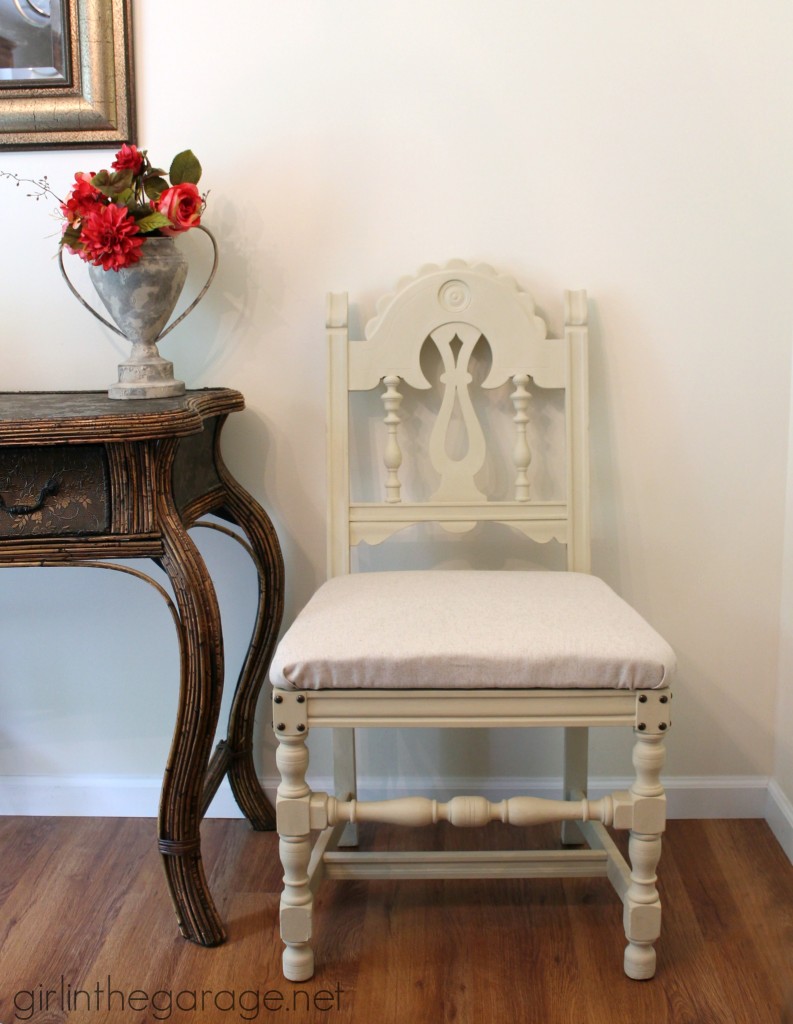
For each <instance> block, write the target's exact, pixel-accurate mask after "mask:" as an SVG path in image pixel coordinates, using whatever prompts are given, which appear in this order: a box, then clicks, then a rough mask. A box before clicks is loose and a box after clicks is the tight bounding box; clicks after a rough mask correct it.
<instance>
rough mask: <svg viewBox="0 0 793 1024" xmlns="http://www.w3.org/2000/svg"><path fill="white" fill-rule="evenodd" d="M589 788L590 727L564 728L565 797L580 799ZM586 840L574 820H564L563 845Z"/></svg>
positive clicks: (567, 798) (566, 798) (586, 793)
mask: <svg viewBox="0 0 793 1024" xmlns="http://www.w3.org/2000/svg"><path fill="white" fill-rule="evenodd" d="M588 790H589V729H587V728H586V727H570V726H568V727H567V728H566V729H565V730H564V799H565V800H580V799H582V798H583V797H585V796H587V795H588ZM584 842H586V840H585V839H584V836H583V835H582V833H581V829H580V828H579V827H578V825H577V824H576V823H575V822H574V821H563V822H562V845H563V846H578V845H580V844H581V843H584Z"/></svg>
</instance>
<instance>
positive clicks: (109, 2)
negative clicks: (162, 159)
mask: <svg viewBox="0 0 793 1024" xmlns="http://www.w3.org/2000/svg"><path fill="white" fill-rule="evenodd" d="M63 9H64V14H65V19H64V27H65V34H66V40H67V46H66V47H65V51H66V54H67V63H68V67H67V74H66V75H65V79H66V80H65V82H64V84H58V85H53V84H49V83H46V82H42V83H35V84H32V85H29V86H28V85H26V86H23V87H20V88H8V87H4V88H2V89H0V150H4V149H6V150H8V149H56V148H61V149H71V148H80V147H90V146H95V147H99V146H105V147H113V146H118V145H120V144H122V143H124V142H134V141H135V130H136V129H135V96H134V82H133V63H132V0H64V4H63Z"/></svg>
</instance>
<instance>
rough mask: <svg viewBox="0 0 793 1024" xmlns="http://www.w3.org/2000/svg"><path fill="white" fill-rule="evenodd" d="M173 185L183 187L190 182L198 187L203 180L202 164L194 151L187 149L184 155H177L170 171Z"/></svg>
mask: <svg viewBox="0 0 793 1024" xmlns="http://www.w3.org/2000/svg"><path fill="white" fill-rule="evenodd" d="M169 175H170V178H171V184H172V185H183V184H184V183H185V182H189V183H190V184H192V185H197V184H198V182H199V180H200V178H201V164H200V163H199V162H198V159H197V157H196V155H195V153H193V151H192V149H186V150H185V151H184V152H183V153H177V154H176V156H175V157H174V158H173V162H172V163H171V170H170V171H169Z"/></svg>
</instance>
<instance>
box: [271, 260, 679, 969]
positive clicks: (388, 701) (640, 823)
mask: <svg viewBox="0 0 793 1024" xmlns="http://www.w3.org/2000/svg"><path fill="white" fill-rule="evenodd" d="M328 338H329V441H328V472H329V531H328V563H329V579H328V581H327V582H326V583H324V584H323V585H322V586H321V587H320V588H319V589H318V590H317V592H316V593H315V594H314V596H313V597H312V598H311V600H310V601H309V602H308V604H307V605H306V607H305V608H304V609H303V610H302V611H301V612H300V614H299V615H298V616H297V618H296V620H295V622H294V623H293V625H292V626H291V627H290V629H289V630H288V631H287V633H286V634H285V636H284V637H283V639H282V641H281V643H280V644H279V646H278V649H277V651H276V654H275V657H274V659H273V663H272V668H271V678H272V682H273V702H274V703H273V724H274V728H275V734H276V736H277V739H278V751H277V762H278V767H279V771H280V774H281V783H280V786H279V788H278V796H277V805H276V810H277V821H278V831H279V834H280V852H281V859H282V863H283V869H284V890H283V895H282V900H281V915H280V920H281V936H282V939H283V941H284V943H285V951H284V957H283V963H284V973H285V976H286V977H287V978H288V979H290V980H293V981H303V980H306V979H307V978H309V977H311V975H312V973H313V970H314V957H313V952H312V949H311V933H312V903H313V894H314V891H315V889H316V886H317V885H318V884H319V882H320V880H321V879H322V878H323V877H328V878H341V879H350V878H367V879H372V878H406V879H410V878H417V877H434V878H442V877H457V878H459V877H472V878H476V877H488V878H489V877H492V878H499V877H501V878H504V877H521V878H525V877H534V876H543V877H548V876H554V877H566V876H581V875H591V876H607V877H608V878H609V879H610V881H611V882H612V884H613V886H614V888H615V890H616V892H617V894H618V895H619V897H620V899H621V900H622V903H623V906H624V915H623V920H624V928H625V934H626V937H627V947H626V950H625V958H624V969H625V972H626V974H628V975H629V976H630V977H632V978H637V979H643V978H649V977H652V976H653V974H654V972H655V963H656V955H655V949H654V946H653V943H654V942H655V940H656V939H657V938H658V936H659V933H660V924H661V905H660V901H659V897H658V891H657V889H656V873H655V872H656V866H657V864H658V860H659V857H660V853H661V835H662V833H663V831H664V824H665V809H666V803H665V796H664V790H663V787H662V785H661V782H660V772H661V768H662V766H663V762H664V745H663V740H664V737H665V735H666V732H667V730H668V728H669V725H670V715H669V711H670V700H671V692H670V690H669V682H670V677H671V674H672V672H673V669H674V655H673V653H672V651H671V649H670V647H669V646H668V644H667V643H666V642H665V641H664V640H663V639H662V638H661V637H660V636H659V635H658V634H657V633H656V632H655V631H654V630H653V629H652V628H651V626H650V625H648V623H647V622H646V621H645V620H644V619H643V618H641V616H640V615H639V614H638V613H637V612H636V611H635V610H634V609H632V608H631V607H630V606H629V605H628V604H626V603H625V602H624V601H623V600H622V599H621V598H620V597H619V596H618V595H617V594H616V593H615V592H614V591H613V590H612V589H611V588H610V587H608V586H607V585H606V584H605V583H604V582H602V581H601V580H599V579H597V578H595V577H593V576H591V575H590V574H589V568H590V565H589V532H590V528H589V455H588V373H587V298H586V294H585V293H584V292H583V291H574V292H567V293H566V296H565V327H564V334H563V336H562V337H561V338H549V337H547V333H546V325H545V323H544V321H543V320H542V319H541V318H540V317H539V316H538V315H537V314H536V311H535V307H534V303H533V301H532V299H531V297H530V295H529V294H528V293H527V292H525V291H523V290H522V289H521V288H520V287H519V286H518V285H517V284H516V283H515V282H514V281H513V280H512V279H511V278H507V277H503V276H500V275H498V274H497V273H496V272H495V271H494V270H493V269H492V268H491V267H489V266H484V265H471V266H469V265H467V264H466V263H463V262H461V261H453V262H452V263H449V264H447V265H446V266H444V267H436V266H431V267H425V268H424V269H423V270H422V271H421V272H420V273H419V274H418V276H417V277H415V278H409V279H405V280H403V281H402V282H400V284H399V286H398V288H397V290H396V292H395V293H394V294H391V295H388V296H386V297H385V298H384V299H382V300H381V302H380V303H379V304H378V306H377V313H376V316H375V317H374V318H373V319H372V320H371V321H370V322H369V323H368V324H367V326H366V330H365V338H364V339H363V340H349V338H348V317H347V297H346V295H331V296H329V303H328ZM377 389H379V393H380V396H381V399H382V411H381V414H380V419H381V422H380V424H379V427H380V434H381V436H380V438H379V439H372V438H370V437H369V435H367V434H366V433H364V434H363V435H361V434H359V433H356V430H357V427H356V420H355V410H356V406H355V401H354V400H353V398H354V395H355V393H357V392H366V391H376V390H377ZM430 389H434V390H435V391H436V392H437V397H436V398H435V401H434V403H433V402H431V401H429V400H428V401H427V402H425V403H424V404H422V405H421V406H420V407H419V406H414V407H412V408H411V409H408V410H407V411H406V406H407V405H408V403H407V401H406V398H407V396H408V395H409V394H413V393H415V392H418V393H419V397H421V393H424V392H428V393H429V391H430ZM551 391H554V392H558V393H559V395H560V396H562V397H563V415H562V416H561V420H562V423H563V429H562V430H561V431H560V433H561V434H562V435H563V440H562V442H561V444H560V447H561V448H562V449H563V451H562V454H563V457H564V462H565V467H566V468H565V471H564V474H563V476H562V483H561V491H562V492H563V493H562V494H561V495H551V496H550V497H549V496H547V495H546V496H540V497H537V498H535V496H534V494H533V490H534V484H535V480H534V479H533V474H534V473H535V465H534V461H533V458H532V456H533V449H534V452H536V451H537V450H538V445H541V444H542V442H541V441H538V440H537V437H538V435H537V431H538V429H539V427H541V426H542V425H543V424H542V423H539V424H538V423H534V422H533V420H532V415H531V409H532V401H533V398H534V397H535V396H537V395H539V394H540V393H544V392H548V393H550V392H551ZM403 403H404V405H403ZM499 405H502V406H503V407H504V409H503V411H504V414H505V418H506V421H507V432H506V433H502V434H498V432H497V430H496V428H495V426H494V425H493V424H494V422H495V421H494V419H493V416H494V415H495V413H496V412H497V411H498V406H499ZM428 411H429V412H431V413H432V414H433V416H434V424H433V425H431V426H426V424H425V423H424V420H425V419H426V416H427V412H428ZM545 418H546V417H542V416H541V417H539V419H540V420H543V419H545ZM414 426H417V427H418V428H419V429H424V431H425V433H424V438H423V440H420V441H419V442H418V443H416V444H411V443H409V441H408V439H407V435H408V432H409V428H411V427H414ZM505 437H508V439H507V440H506V442H504V438H505ZM497 441H500V442H501V447H502V455H503V450H504V443H506V447H507V449H508V457H507V460H506V461H507V462H508V463H509V466H508V472H507V473H506V474H505V472H504V467H503V462H504V459H503V458H502V466H501V470H499V471H494V472H491V471H490V470H489V469H488V465H489V460H490V457H491V448H493V447H495V446H496V442H497ZM351 447H353V448H354V449H355V450H356V452H357V454H358V455H359V456H360V455H362V454H368V453H369V451H370V450H371V449H374V448H377V449H378V453H379V454H378V459H379V469H376V470H375V471H374V473H373V475H372V476H370V477H368V478H364V485H363V490H364V491H366V490H367V487H368V489H369V491H370V492H371V480H372V479H375V480H376V479H378V474H379V476H380V477H381V478H382V488H381V489H382V493H381V494H380V495H374V500H360V498H359V495H357V494H355V495H353V497H355V499H356V500H353V497H351V494H352V491H353V490H357V489H358V484H357V483H356V482H355V481H356V480H357V478H354V474H352V473H351V460H350V456H349V451H350V448H351ZM414 458H415V459H421V458H423V459H424V460H425V461H426V462H427V463H428V468H427V469H426V472H425V473H424V476H423V477H422V476H420V475H419V476H415V475H414V473H413V469H412V468H411V465H408V463H411V464H412V462H413V460H414ZM505 477H508V478H509V479H508V482H507V483H506V484H505ZM351 480H353V483H354V484H355V487H354V488H351ZM416 480H418V481H419V482H421V481H422V480H423V481H425V482H426V481H429V484H428V485H426V486H424V488H423V493H419V494H418V496H417V495H416V494H413V493H408V491H410V490H411V489H412V488H413V486H414V484H415V482H416ZM367 481H368V483H367ZM418 490H419V491H421V487H420V486H419V487H418ZM428 491H429V492H431V493H427V492H428ZM493 491H495V493H493ZM368 497H369V498H371V497H372V494H371V493H370V494H369V495H368ZM429 523H432V524H439V526H440V528H441V530H442V531H443V532H445V533H449V534H466V535H470V536H471V537H474V536H476V531H475V530H474V527H475V526H476V525H477V524H481V523H486V524H487V523H490V524H493V523H498V524H502V525H506V526H508V527H509V528H511V530H515V531H519V535H518V539H519V540H521V542H523V543H527V542H528V541H534V542H540V543H541V544H545V543H546V542H548V541H550V540H552V539H553V540H555V541H557V542H558V543H559V544H561V545H564V548H565V549H566V565H565V567H564V568H563V569H562V570H561V571H555V570H550V569H545V568H541V569H531V570H526V569H505V568H497V569H494V570H486V569H481V568H475V569H471V568H453V569H450V568H429V569H427V568H417V569H414V568H410V569H396V570H391V569H386V570H378V571H351V569H352V568H354V565H353V564H352V562H351V555H350V552H351V549H356V548H359V547H361V546H363V547H364V548H366V547H367V546H372V545H380V544H381V543H382V542H383V541H385V540H387V539H389V538H394V539H396V538H403V539H404V538H408V537H411V536H413V535H414V534H415V533H416V531H417V530H421V529H422V528H423V527H424V525H426V524H429ZM408 528H412V532H411V531H410V530H409V529H408ZM480 529H481V528H480ZM520 534H522V535H523V537H520ZM404 550H405V549H404V547H403V548H401V549H400V555H399V557H400V558H401V559H402V560H403V563H404V561H405V555H404ZM389 726H393V727H399V728H411V727H415V728H420V729H421V728H423V729H427V728H428V727H434V728H451V729H454V728H460V727H469V728H471V727H477V728H486V729H501V728H505V727H512V728H514V727H526V728H534V727H539V728H543V727H544V728H548V727H562V728H563V729H564V734H563V735H564V737H565V743H564V746H565V750H564V764H565V767H564V794H563V795H564V799H563V800H546V799H539V798H534V797H531V796H528V795H521V794H516V795H515V796H513V797H511V798H510V799H505V800H501V801H499V802H496V803H492V802H490V801H489V800H487V799H485V798H484V797H482V796H470V797H469V796H456V797H454V798H453V799H451V800H449V801H448V802H441V801H437V800H432V799H428V798H426V797H421V796H412V797H404V798H400V799H393V800H380V801H364V800H357V799H356V788H355V759H354V746H353V742H352V740H353V736H354V732H353V731H354V730H355V729H360V728H371V727H389ZM590 726H623V727H627V728H629V729H632V730H633V731H634V734H635V742H634V748H633V766H634V775H635V781H634V782H633V783H632V785H631V786H630V788H629V789H628V790H625V791H618V792H614V793H611V794H609V795H607V796H605V797H603V798H601V799H597V800H591V799H589V798H588V796H587V785H588V784H587V762H588V729H589V727H590ZM320 727H330V728H332V729H334V730H335V734H334V754H335V757H336V767H335V786H336V793H335V795H331V794H328V793H324V792H314V791H313V790H312V789H311V788H310V786H309V784H308V782H307V781H306V771H307V767H308V750H307V747H306V738H307V736H308V735H309V733H310V731H311V730H313V729H316V728H320ZM426 735H427V736H432V735H433V734H432V733H426ZM510 735H514V734H512V733H510ZM517 735H518V736H520V735H521V733H518V734H517ZM370 821H373V822H387V823H393V824H396V825H407V826H420V825H422V826H423V825H427V826H429V825H431V824H433V823H435V822H441V821H448V822H451V823H452V824H454V825H459V826H484V825H486V824H487V823H489V822H491V821H502V822H508V823H510V824H513V825H521V826H523V825H531V824H541V823H548V822H561V823H562V840H563V843H564V844H565V845H566V846H570V845H572V844H580V843H582V842H584V841H585V842H586V848H585V849H565V848H563V849H559V850H550V851H536V850H514V851H493V852H489V853H488V852H481V851H479V852H476V853H471V852H463V851H450V852H448V853H444V852H433V853H427V852H416V853H405V852H393V853H388V852H371V851H369V852H367V851H363V850H353V849H348V848H344V847H343V846H342V845H341V844H340V837H341V836H342V834H343V833H344V830H345V828H347V829H348V835H349V829H350V827H351V826H354V825H355V823H358V822H370ZM609 826H610V827H613V828H616V829H627V830H629V831H630V839H629V859H630V865H629V864H628V863H627V862H626V861H625V859H624V858H623V856H622V855H621V853H620V851H619V850H618V848H617V846H616V845H615V843H614V841H613V839H612V837H611V835H610V833H609V831H608V828H607V827H609ZM312 832H318V833H319V835H318V838H317V839H316V842H315V843H314V842H312V835H311V833H312ZM385 955H386V952H385V950H384V956H385Z"/></svg>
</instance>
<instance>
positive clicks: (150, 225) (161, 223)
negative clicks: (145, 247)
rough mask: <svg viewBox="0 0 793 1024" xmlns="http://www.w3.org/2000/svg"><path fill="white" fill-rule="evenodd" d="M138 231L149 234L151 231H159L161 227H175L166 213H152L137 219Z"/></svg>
mask: <svg viewBox="0 0 793 1024" xmlns="http://www.w3.org/2000/svg"><path fill="white" fill-rule="evenodd" d="M137 225H138V231H140V232H141V234H144V235H147V234H148V233H149V232H150V231H159V229H160V228H170V227H173V225H172V224H171V222H170V221H169V220H168V218H167V217H166V216H165V214H164V213H150V214H148V215H147V216H145V217H141V218H140V220H138V221H137Z"/></svg>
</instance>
